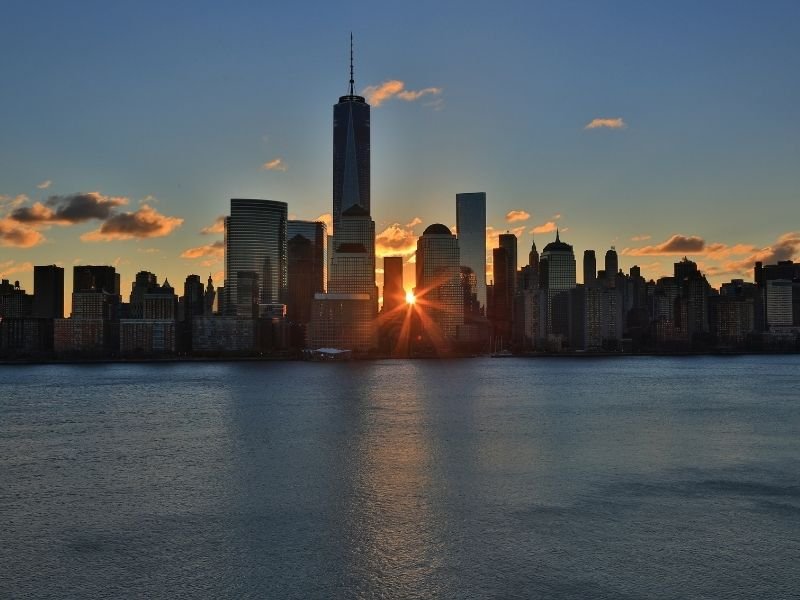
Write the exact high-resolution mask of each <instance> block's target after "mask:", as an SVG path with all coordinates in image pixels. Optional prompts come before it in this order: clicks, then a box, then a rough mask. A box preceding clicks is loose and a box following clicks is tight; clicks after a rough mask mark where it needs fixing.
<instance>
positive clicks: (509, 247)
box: [498, 232, 517, 298]
mask: <svg viewBox="0 0 800 600" xmlns="http://www.w3.org/2000/svg"><path fill="white" fill-rule="evenodd" d="M498 242H499V246H500V248H505V251H506V252H507V254H508V263H506V268H507V269H508V274H507V275H506V277H507V280H508V282H509V283H508V284H509V287H510V294H511V297H512V298H513V297H514V294H516V293H517V236H516V235H514V234H513V233H509V232H506V233H501V234H500V237H499V238H498Z"/></svg>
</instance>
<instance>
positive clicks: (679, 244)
mask: <svg viewBox="0 0 800 600" xmlns="http://www.w3.org/2000/svg"><path fill="white" fill-rule="evenodd" d="M705 247H706V242H705V240H704V239H703V238H701V237H698V236H696V235H690V236H686V235H680V234H677V233H676V234H675V235H673V236H672V237H670V238H669V239H668V240H665V241H664V242H661V243H660V244H655V245H653V246H642V247H640V248H625V249H624V250H623V251H622V254H626V255H628V256H669V255H675V254H701V253H702V252H703V251H704V250H705Z"/></svg>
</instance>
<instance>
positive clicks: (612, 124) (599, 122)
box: [584, 117, 628, 129]
mask: <svg viewBox="0 0 800 600" xmlns="http://www.w3.org/2000/svg"><path fill="white" fill-rule="evenodd" d="M627 126H628V124H627V123H625V121H624V119H623V118H622V117H616V118H614V119H592V120H591V121H589V123H587V124H586V126H585V127H584V129H603V128H605V129H625V128H626V127H627Z"/></svg>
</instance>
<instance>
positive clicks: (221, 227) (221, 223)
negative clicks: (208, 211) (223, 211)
mask: <svg viewBox="0 0 800 600" xmlns="http://www.w3.org/2000/svg"><path fill="white" fill-rule="evenodd" d="M200 233H202V234H203V235H210V234H214V233H225V215H220V216H218V217H217V218H216V219H214V222H213V223H211V225H209V226H208V227H203V228H202V229H201V230H200Z"/></svg>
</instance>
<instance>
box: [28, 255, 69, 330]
mask: <svg viewBox="0 0 800 600" xmlns="http://www.w3.org/2000/svg"><path fill="white" fill-rule="evenodd" d="M33 316H34V317H40V318H44V319H63V318H64V269H63V268H62V267H57V266H56V265H47V266H39V265H36V266H35V267H33Z"/></svg>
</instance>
